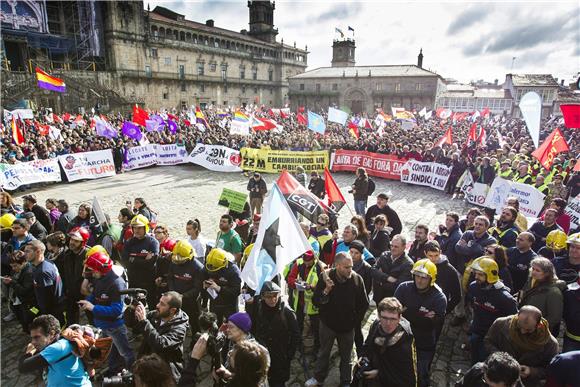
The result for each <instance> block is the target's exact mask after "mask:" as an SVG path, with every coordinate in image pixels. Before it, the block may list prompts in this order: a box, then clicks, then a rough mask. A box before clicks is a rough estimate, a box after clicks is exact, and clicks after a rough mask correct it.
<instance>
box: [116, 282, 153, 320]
mask: <svg viewBox="0 0 580 387" xmlns="http://www.w3.org/2000/svg"><path fill="white" fill-rule="evenodd" d="M119 294H121V295H126V296H127V297H125V299H124V300H123V302H124V303H125V305H127V308H125V311H124V312H123V319H124V320H125V324H126V325H127V326H128V327H129V328H133V327H134V326H135V325H136V324H137V321H136V320H135V308H136V307H137V305H139V304H143V306H144V307H145V310H147V290H146V289H141V288H129V289H125V290H121V291H120V292H119Z"/></svg>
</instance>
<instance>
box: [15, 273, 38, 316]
mask: <svg viewBox="0 0 580 387" xmlns="http://www.w3.org/2000/svg"><path fill="white" fill-rule="evenodd" d="M33 270H34V266H32V264H27V265H26V266H24V267H23V268H22V270H21V271H20V273H18V278H16V280H13V281H12V282H11V283H10V287H11V288H12V289H13V290H14V294H15V295H16V296H17V297H18V299H20V301H21V302H22V304H24V307H26V308H30V307H31V306H34V305H35V304H36V297H35V296H34V282H33V278H32V272H33ZM13 278H14V276H13Z"/></svg>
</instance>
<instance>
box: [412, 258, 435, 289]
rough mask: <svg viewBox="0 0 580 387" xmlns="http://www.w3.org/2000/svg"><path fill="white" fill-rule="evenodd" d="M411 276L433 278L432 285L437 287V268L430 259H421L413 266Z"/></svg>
mask: <svg viewBox="0 0 580 387" xmlns="http://www.w3.org/2000/svg"><path fill="white" fill-rule="evenodd" d="M411 274H413V275H417V276H419V277H429V278H431V283H430V285H431V286H433V285H435V280H436V279H437V266H435V264H434V263H433V262H431V261H430V260H428V259H420V260H418V261H417V262H415V264H414V265H413V269H412V270H411Z"/></svg>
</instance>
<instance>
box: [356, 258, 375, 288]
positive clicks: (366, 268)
mask: <svg viewBox="0 0 580 387" xmlns="http://www.w3.org/2000/svg"><path fill="white" fill-rule="evenodd" d="M352 270H354V272H355V273H357V274H358V275H360V276H361V277H362V279H363V282H364V284H365V290H366V292H367V296H368V295H369V293H370V292H371V290H372V289H373V277H372V271H373V267H372V266H371V265H370V264H369V263H368V262H367V261H365V260H364V258H361V260H360V262H355V263H353V267H352Z"/></svg>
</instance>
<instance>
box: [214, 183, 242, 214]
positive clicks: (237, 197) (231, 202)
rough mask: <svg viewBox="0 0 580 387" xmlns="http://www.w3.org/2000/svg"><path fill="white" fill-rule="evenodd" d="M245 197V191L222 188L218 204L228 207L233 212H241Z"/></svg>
mask: <svg viewBox="0 0 580 387" xmlns="http://www.w3.org/2000/svg"><path fill="white" fill-rule="evenodd" d="M247 199H248V194H247V193H244V192H238V191H234V190H233V189H228V188H224V189H223V191H222V194H221V195H220V198H219V200H218V205H219V206H223V207H226V208H229V209H230V210H232V211H235V212H243V211H244V206H245V205H246V200H247Z"/></svg>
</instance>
